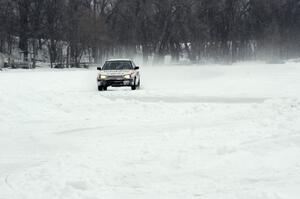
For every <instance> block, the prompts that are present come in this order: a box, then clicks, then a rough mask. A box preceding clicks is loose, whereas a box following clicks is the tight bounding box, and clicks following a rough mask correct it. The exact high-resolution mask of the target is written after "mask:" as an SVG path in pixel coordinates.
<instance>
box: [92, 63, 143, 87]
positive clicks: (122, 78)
mask: <svg viewBox="0 0 300 199" xmlns="http://www.w3.org/2000/svg"><path fill="white" fill-rule="evenodd" d="M97 70H99V71H100V73H99V75H98V78H97V82H98V90H99V91H106V90H107V87H109V86H112V87H131V89H132V90H136V89H137V88H139V87H140V85H141V80H140V71H139V67H138V66H136V65H135V64H134V62H133V61H132V60H129V59H128V60H127V59H112V60H108V61H106V62H105V64H104V65H103V67H102V68H101V67H98V68H97Z"/></svg>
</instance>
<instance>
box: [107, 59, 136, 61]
mask: <svg viewBox="0 0 300 199" xmlns="http://www.w3.org/2000/svg"><path fill="white" fill-rule="evenodd" d="M107 61H130V62H132V60H131V59H109V60H107Z"/></svg>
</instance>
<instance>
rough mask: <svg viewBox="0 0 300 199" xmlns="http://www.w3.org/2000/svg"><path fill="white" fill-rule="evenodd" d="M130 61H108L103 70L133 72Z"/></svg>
mask: <svg viewBox="0 0 300 199" xmlns="http://www.w3.org/2000/svg"><path fill="white" fill-rule="evenodd" d="M132 69H133V66H132V64H131V62H130V61H107V62H106V63H105V64H104V66H103V68H102V70H132Z"/></svg>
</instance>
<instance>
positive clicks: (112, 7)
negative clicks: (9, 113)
mask: <svg viewBox="0 0 300 199" xmlns="http://www.w3.org/2000/svg"><path fill="white" fill-rule="evenodd" d="M299 35H300V0H0V52H2V53H4V54H6V55H11V54H12V53H13V52H14V51H16V49H18V50H19V51H20V52H21V53H22V54H23V57H24V60H28V59H29V57H31V59H32V60H33V62H34V64H35V61H36V60H37V56H38V54H39V53H40V52H41V50H42V49H44V51H46V52H47V54H48V57H49V61H50V62H51V66H53V63H65V64H67V65H70V64H74V63H75V64H78V63H80V61H81V59H82V56H87V55H88V57H89V58H90V60H91V61H93V62H95V63H101V62H102V61H103V60H104V59H106V58H107V57H129V58H132V57H134V56H136V55H137V54H140V55H142V57H143V60H144V63H149V62H153V63H162V62H163V61H164V58H165V57H166V56H167V55H169V56H170V57H171V60H172V61H173V62H178V61H179V60H180V58H181V57H182V56H185V58H186V59H187V60H189V61H190V62H192V63H199V62H202V61H205V60H213V61H217V62H229V63H231V62H236V61H240V60H253V59H269V60H274V59H278V60H281V59H289V58H295V57H299V56H300V36H299Z"/></svg>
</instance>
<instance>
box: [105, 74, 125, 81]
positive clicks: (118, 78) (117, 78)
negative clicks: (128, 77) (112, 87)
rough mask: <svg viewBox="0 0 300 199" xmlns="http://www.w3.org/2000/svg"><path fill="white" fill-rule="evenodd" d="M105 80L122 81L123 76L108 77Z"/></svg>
mask: <svg viewBox="0 0 300 199" xmlns="http://www.w3.org/2000/svg"><path fill="white" fill-rule="evenodd" d="M107 79H109V80H123V79H124V77H123V76H120V75H119V76H108V77H107Z"/></svg>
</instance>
